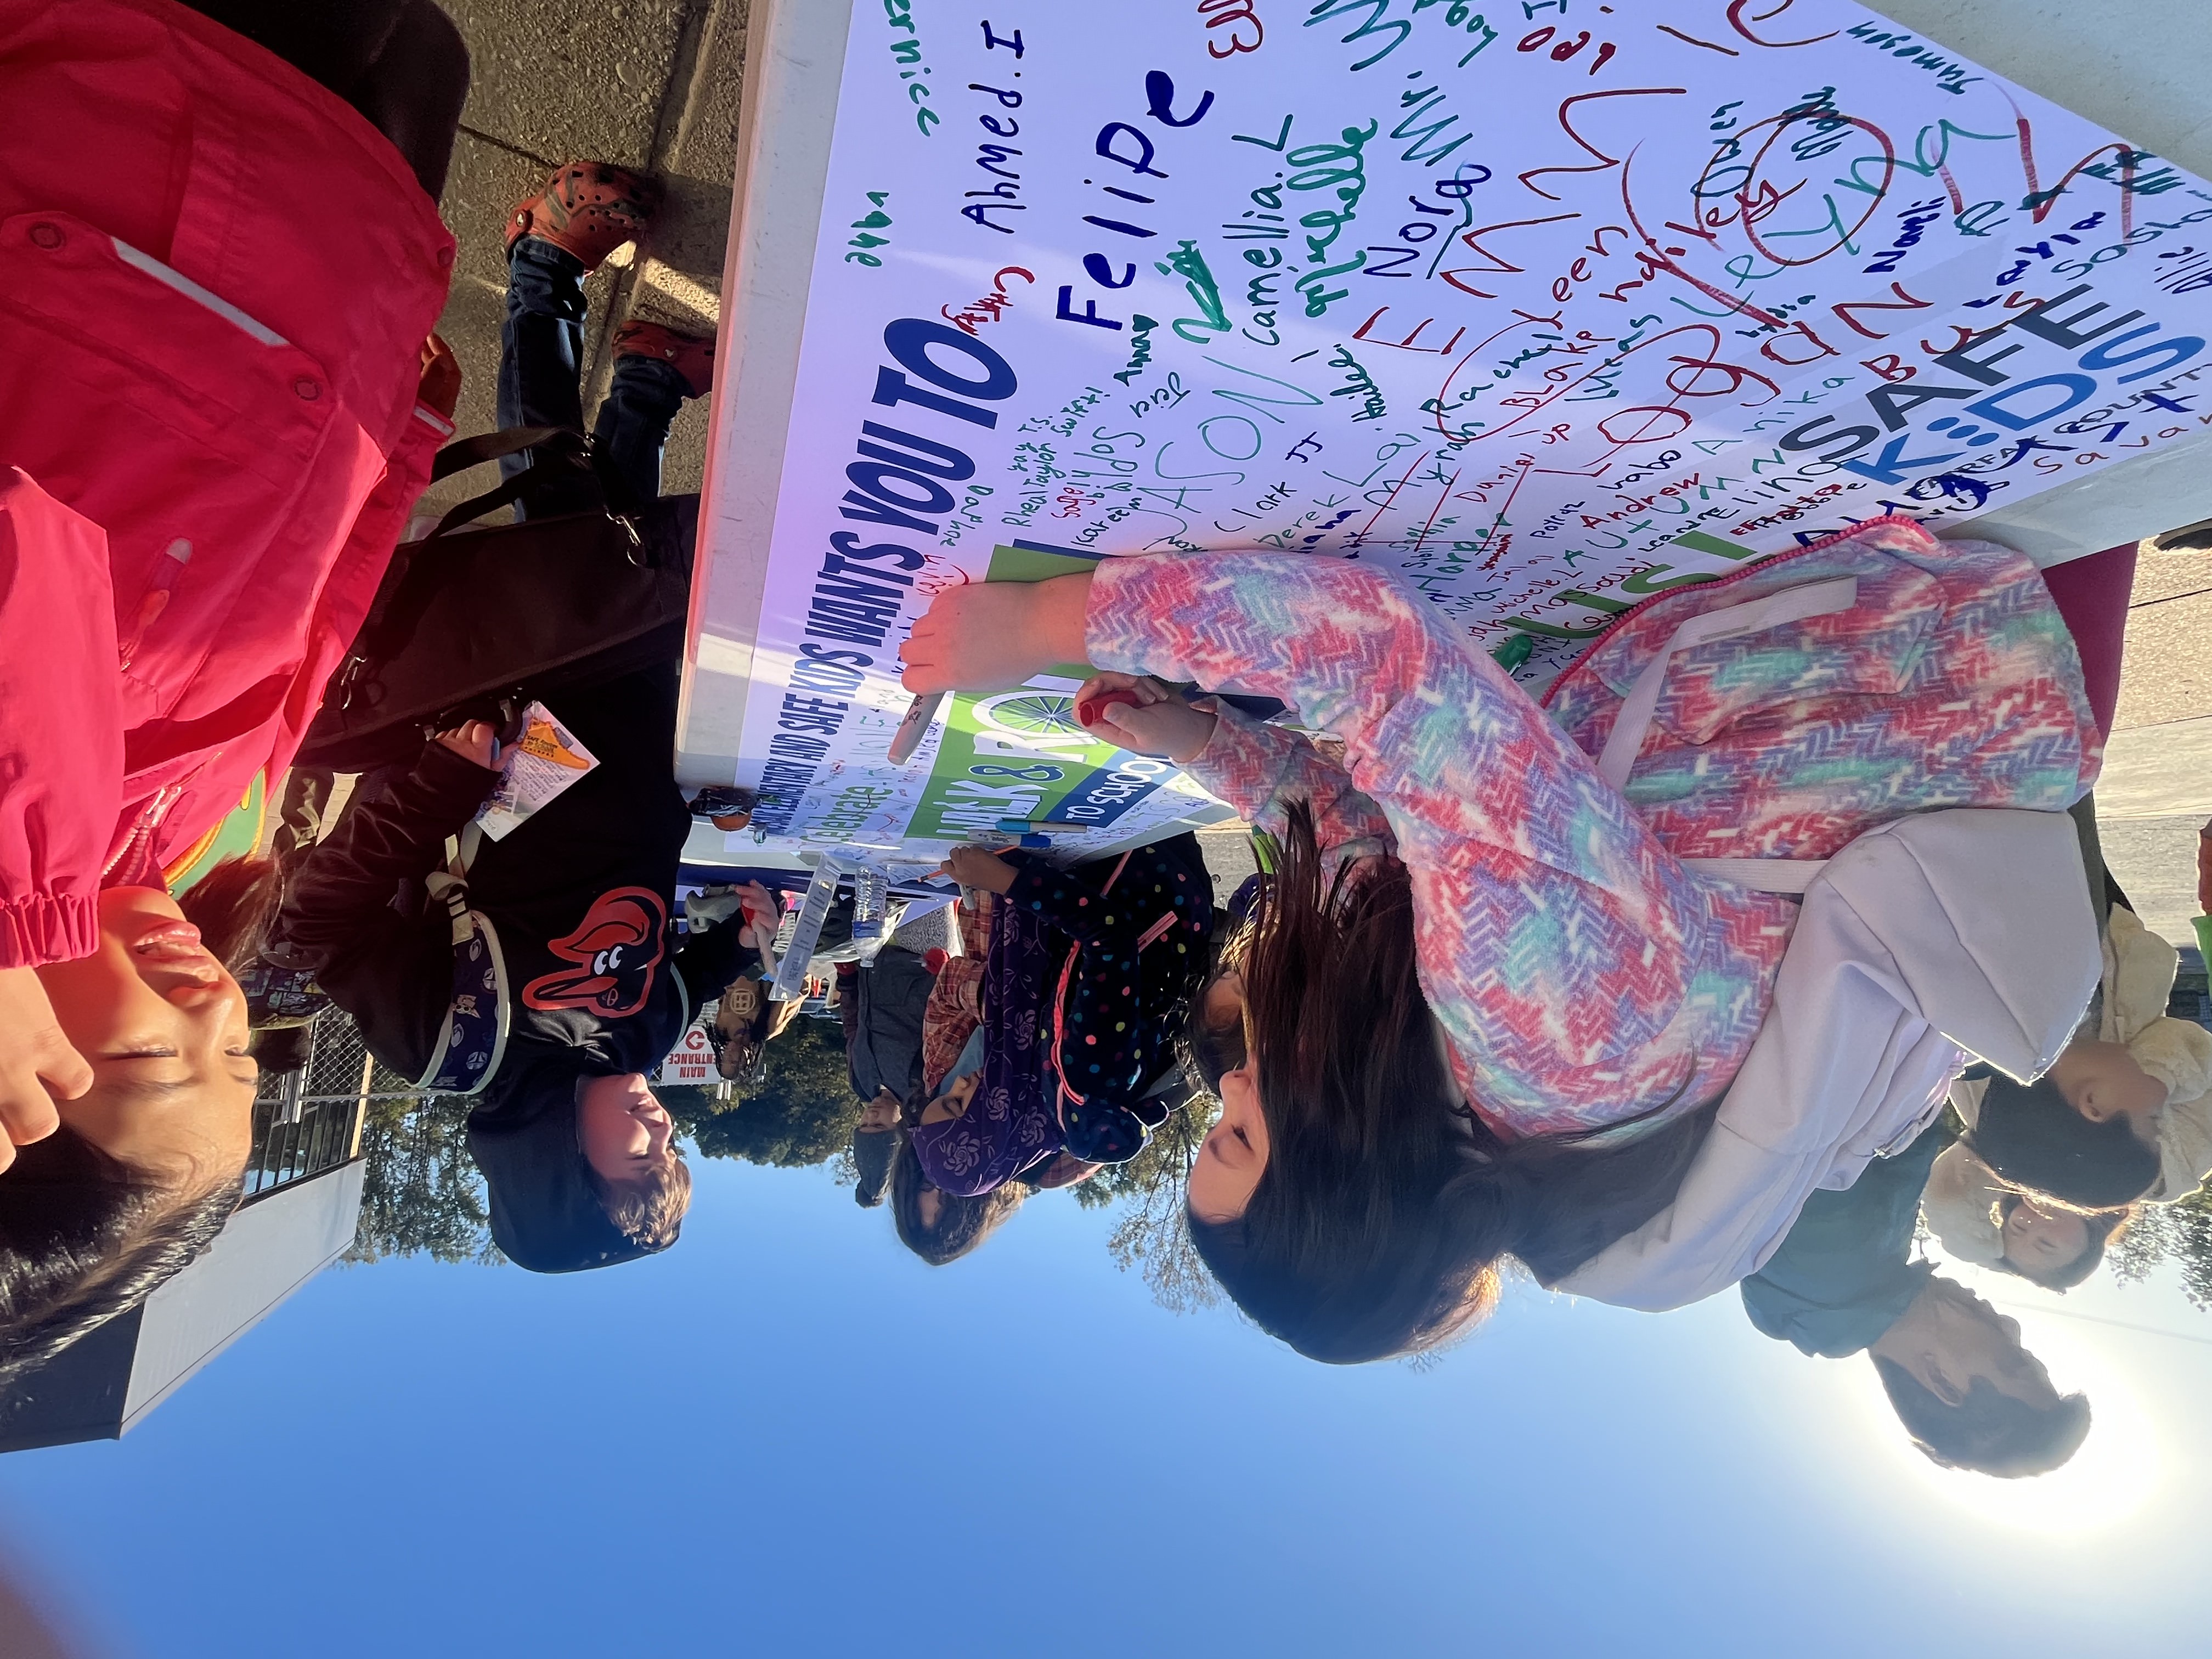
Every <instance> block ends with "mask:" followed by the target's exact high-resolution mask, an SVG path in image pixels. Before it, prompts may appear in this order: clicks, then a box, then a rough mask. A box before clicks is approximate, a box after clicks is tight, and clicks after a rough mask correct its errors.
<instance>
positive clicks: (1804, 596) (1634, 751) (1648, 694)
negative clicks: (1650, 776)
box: [1597, 576, 1858, 790]
mask: <svg viewBox="0 0 2212 1659" xmlns="http://www.w3.org/2000/svg"><path fill="white" fill-rule="evenodd" d="M1857 602H1858V579H1857V577H1854V576H1836V577H1831V578H1830V579H1829V580H1826V581H1817V582H1807V583H1805V584H1803V585H1802V586H1796V587H1785V588H1782V589H1779V590H1778V591H1777V592H1772V593H1767V594H1764V595H1762V596H1760V597H1759V598H1758V599H1747V600H1745V601H1744V602H1743V603H1742V604H1741V605H1729V606H1727V607H1725V608H1724V609H1723V610H1719V611H1702V612H1700V613H1699V614H1698V615H1697V616H1694V617H1690V618H1689V619H1688V620H1687V621H1686V622H1685V623H1682V625H1681V626H1680V627H1679V628H1677V629H1675V630H1674V635H1673V636H1672V637H1671V638H1669V639H1668V641H1667V643H1666V644H1665V645H1663V646H1662V647H1660V649H1659V652H1658V654H1657V655H1656V656H1655V657H1653V658H1652V659H1651V660H1650V662H1648V663H1646V664H1645V665H1644V671H1643V672H1642V673H1641V674H1638V676H1637V677H1636V684H1634V685H1632V686H1631V687H1630V688H1629V691H1628V695H1627V696H1626V697H1625V698H1623V699H1622V700H1621V704H1620V713H1618V714H1615V715H1614V716H1613V730H1612V732H1610V733H1608V734H1607V737H1606V740H1605V747H1604V748H1603V749H1601V750H1599V751H1598V757H1597V775H1598V776H1600V777H1601V778H1603V779H1604V780H1605V781H1607V783H1609V784H1611V785H1612V786H1613V787H1614V788H1615V789H1620V790H1626V788H1627V787H1628V775H1629V773H1630V771H1631V770H1632V769H1633V768H1634V767H1635V765H1636V757H1637V756H1638V753H1639V752H1641V751H1642V750H1643V747H1644V737H1645V735H1646V734H1647V733H1648V732H1650V730H1651V722H1652V720H1653V719H1654V718H1655V717H1656V714H1658V709H1659V694H1660V692H1661V690H1663V689H1664V687H1665V685H1666V683H1667V665H1668V661H1669V659H1672V658H1673V656H1674V653H1676V652H1678V651H1687V650H1690V649H1692V647H1697V646H1700V645H1710V644H1711V643H1712V642H1713V641H1717V640H1725V639H1733V638H1735V637H1737V636H1738V635H1747V634H1758V633H1763V632H1765V630H1766V629H1770V628H1778V627H1780V626H1781V625H1782V624H1783V623H1794V622H1808V621H1810V620H1811V619H1812V618H1814V617H1829V616H1833V615H1834V614H1835V613H1836V612H1838V611H1848V610H1850V608H1851V607H1852V605H1856V604H1857Z"/></svg>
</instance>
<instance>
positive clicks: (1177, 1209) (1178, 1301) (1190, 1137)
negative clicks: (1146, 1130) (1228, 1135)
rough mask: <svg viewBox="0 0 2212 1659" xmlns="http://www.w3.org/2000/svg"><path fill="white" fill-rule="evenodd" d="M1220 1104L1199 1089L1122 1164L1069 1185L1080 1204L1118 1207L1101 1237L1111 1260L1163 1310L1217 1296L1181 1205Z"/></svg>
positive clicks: (1191, 1308) (1191, 1306) (1192, 1306)
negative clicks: (1139, 1281) (1135, 1276)
mask: <svg viewBox="0 0 2212 1659" xmlns="http://www.w3.org/2000/svg"><path fill="white" fill-rule="evenodd" d="M1220 1115H1221V1103H1219V1102H1218V1101H1217V1100H1215V1099H1213V1098H1212V1097H1211V1096H1207V1095H1200V1096H1199V1097H1197V1098H1196V1099H1194V1100H1193V1101H1192V1102H1191V1103H1190V1104H1189V1105H1188V1106H1185V1107H1183V1108H1182V1109H1181V1110H1179V1111H1176V1112H1172V1113H1170V1114H1169V1115H1168V1121H1166V1122H1164V1123H1163V1124H1161V1125H1160V1127H1158V1128H1157V1129H1155V1130H1153V1131H1152V1135H1151V1137H1150V1138H1149V1139H1147V1140H1146V1142H1145V1146H1144V1150H1143V1151H1141V1152H1139V1153H1138V1154H1137V1155H1136V1157H1134V1158H1131V1159H1130V1160H1129V1161H1128V1162H1127V1164H1109V1165H1108V1166H1107V1167H1106V1168H1105V1169H1103V1170H1100V1171H1099V1172H1098V1173H1097V1175H1095V1176H1091V1179H1090V1180H1088V1181H1086V1182H1084V1183H1083V1184H1082V1185H1081V1186H1079V1187H1077V1188H1073V1192H1074V1194H1075V1201H1076V1202H1077V1203H1079V1204H1080V1205H1082V1206H1085V1208H1087V1209H1103V1208H1104V1207H1106V1206H1109V1205H1120V1206H1122V1214H1121V1218H1120V1219H1119V1220H1117V1221H1116V1222H1115V1225H1114V1231H1113V1232H1112V1233H1111V1234H1110V1235H1109V1237H1108V1238H1107V1240H1106V1249H1107V1250H1108V1252H1109V1254H1110V1255H1112V1256H1113V1258H1114V1265H1115V1267H1119V1268H1121V1271H1122V1272H1123V1273H1127V1272H1129V1271H1130V1270H1131V1269H1132V1268H1134V1269H1136V1270H1137V1271H1138V1272H1139V1273H1142V1274H1143V1275H1144V1280H1145V1286H1146V1289H1148V1290H1149V1291H1152V1300H1153V1301H1155V1302H1157V1303H1158V1304H1160V1306H1162V1307H1163V1308H1165V1309H1167V1310H1169V1311H1170V1313H1193V1312H1195V1311H1196V1310H1199V1309H1200V1308H1210V1307H1212V1306H1213V1305H1214V1304H1217V1303H1218V1302H1219V1301H1220V1300H1221V1291H1220V1289H1219V1287H1218V1285H1215V1284H1214V1282H1213V1275H1212V1273H1208V1272H1207V1271H1206V1263H1205V1262H1203V1261H1200V1259H1199V1255H1198V1249H1197V1247H1196V1246H1195V1245H1194V1244H1193V1243H1191V1239H1190V1227H1189V1224H1188V1221H1187V1220H1186V1219H1185V1215H1184V1210H1183V1193H1184V1188H1185V1187H1186V1185H1187V1184H1188V1182H1189V1179H1190V1169H1191V1165H1192V1164H1194V1163H1195V1162H1197V1159H1198V1149H1199V1146H1200V1143H1202V1142H1203V1141H1204V1140H1205V1139H1206V1131H1207V1130H1208V1129H1210V1128H1212V1127H1213V1121H1214V1119H1216V1118H1217V1117H1218V1116H1220Z"/></svg>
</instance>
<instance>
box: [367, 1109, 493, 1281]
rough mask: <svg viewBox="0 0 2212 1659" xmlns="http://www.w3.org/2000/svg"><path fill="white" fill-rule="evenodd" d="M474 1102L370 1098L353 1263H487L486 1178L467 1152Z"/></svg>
mask: <svg viewBox="0 0 2212 1659" xmlns="http://www.w3.org/2000/svg"><path fill="white" fill-rule="evenodd" d="M469 1104H470V1103H469V1102H467V1101H465V1100H461V1099H457V1098H454V1097H449V1096H436V1095H433V1096H429V1097H422V1096H412V1095H410V1096H407V1097H404V1098H400V1099H383V1100H372V1101H370V1102H369V1103H368V1115H367V1118H366V1120H365V1121H364V1122H363V1124H362V1138H361V1144H362V1158H364V1159H365V1160H366V1161H367V1164H368V1167H367V1168H366V1169H365V1170H363V1171H362V1193H361V1221H360V1225H358V1226H356V1228H355V1230H354V1237H353V1244H352V1247H351V1248H350V1249H348V1250H347V1251H346V1254H345V1259H346V1260H347V1261H382V1260H383V1259H384V1258H385V1257H386V1256H394V1255H428V1256H429V1257H431V1258H432V1259H433V1260H435V1261H475V1262H481V1263H484V1264H486V1265H489V1264H492V1263H495V1262H500V1261H505V1260H506V1259H507V1258H506V1257H505V1256H503V1255H501V1254H500V1253H499V1249H498V1247H497V1246H496V1245H495V1244H494V1243H492V1242H491V1218H490V1212H489V1210H488V1209H487V1208H486V1206H485V1200H484V1190H483V1177H482V1176H478V1175H477V1167H476V1164H475V1163H474V1162H473V1161H472V1160H471V1158H470V1157H469V1146H468V1133H467V1127H466V1126H467V1122H468V1115H469Z"/></svg>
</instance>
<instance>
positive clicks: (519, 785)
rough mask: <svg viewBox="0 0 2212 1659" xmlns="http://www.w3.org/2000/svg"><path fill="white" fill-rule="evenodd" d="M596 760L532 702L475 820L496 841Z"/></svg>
mask: <svg viewBox="0 0 2212 1659" xmlns="http://www.w3.org/2000/svg"><path fill="white" fill-rule="evenodd" d="M598 765H599V759H598V757H596V756H594V755H593V754H592V751H591V750H588V749H586V748H585V747H584V745H583V744H581V743H580V742H579V741H577V738H576V734H575V733H574V732H571V731H569V730H568V727H567V726H563V725H562V724H561V722H560V721H559V720H556V719H555V718H554V717H553V713H552V711H551V710H550V709H549V708H546V706H545V705H544V703H542V702H533V703H532V704H531V705H530V707H529V708H528V709H527V710H526V711H525V713H524V714H523V730H522V739H521V741H520V742H519V743H517V744H514V745H513V747H511V748H510V749H508V750H507V761H506V763H505V765H504V766H502V767H501V770H500V775H499V787H497V788H496V789H495V790H493V791H492V793H491V798H490V799H489V800H487V801H485V802H484V804H483V806H482V807H481V808H479V809H478V811H477V817H476V821H477V823H479V824H481V825H483V832H484V834H486V835H487V836H490V837H491V838H492V839H493V840H494V841H504V840H505V839H506V838H507V836H509V835H511V834H513V831H514V830H515V829H517V828H518V827H519V826H520V825H521V824H523V823H526V822H527V821H528V820H529V819H530V818H531V817H532V816H533V815H535V814H536V813H538V812H539V811H543V810H544V808H545V806H546V805H547V804H548V803H549V802H550V801H552V800H553V799H555V798H556V797H557V796H558V795H560V794H561V793H562V791H564V790H566V789H568V788H569V787H572V786H573V785H574V784H576V783H578V782H579V781H581V780H582V779H583V777H584V776H585V775H586V774H587V773H589V772H591V771H592V770H593V769H595V768H596V767H597V766H598Z"/></svg>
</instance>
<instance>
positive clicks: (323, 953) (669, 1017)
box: [272, 668, 750, 1116]
mask: <svg viewBox="0 0 2212 1659" xmlns="http://www.w3.org/2000/svg"><path fill="white" fill-rule="evenodd" d="M547 702H548V706H549V707H550V708H552V710H553V712H554V714H556V715H557V716H558V717H559V718H560V720H562V723H563V724H564V725H566V726H568V729H569V730H570V731H571V732H574V733H575V735H576V737H577V738H579V739H580V741H581V742H582V744H584V746H585V748H586V749H587V750H590V751H591V753H592V755H593V756H594V757H596V758H597V759H598V761H599V766H598V768H597V769H595V770H593V771H592V772H591V773H589V774H588V775H586V776H585V777H584V778H583V779H582V780H581V781H579V782H577V783H576V784H574V785H573V786H571V787H569V788H568V790H567V791H566V792H565V793H562V794H561V795H560V796H558V797H557V798H556V799H554V800H553V801H552V802H550V804H549V805H546V806H545V807H544V809H542V810H541V811H539V812H538V813H537V814H536V815H535V816H534V817H532V818H530V819H529V820H528V821H527V822H526V823H522V824H520V826H518V827H517V828H516V829H514V830H513V832H512V833H511V834H510V835H509V836H507V839H506V840H504V841H497V842H495V841H492V840H490V839H489V838H487V839H486V840H484V842H483V844H482V846H481V848H480V849H479V850H478V852H477V856H476V860H475V862H474V863H473V865H472V866H471V868H470V870H469V872H468V885H469V903H470V906H471V908H474V909H477V910H481V911H483V913H484V914H485V915H488V916H489V917H490V918H491V920H492V922H493V925H494V926H495V927H496V928H497V929H498V933H499V941H500V947H501V951H502V953H503V954H504V956H505V957H506V963H507V987H508V995H509V998H510V1000H512V1002H513V1026H512V1030H511V1032H510V1035H509V1036H508V1038H507V1054H506V1056H505V1058H504V1059H503V1060H502V1061H501V1065H500V1069H499V1074H498V1076H497V1077H495V1079H494V1080H493V1082H492V1084H491V1085H490V1086H489V1088H488V1089H487V1090H486V1091H485V1093H484V1095H483V1097H481V1098H480V1100H479V1102H478V1103H477V1114H476V1115H479V1116H482V1115H486V1114H492V1115H497V1114H498V1113H500V1112H501V1109H502V1108H503V1107H504V1106H506V1105H507V1097H509V1096H510V1095H511V1093H512V1092H513V1091H511V1090H510V1089H509V1088H506V1087H502V1084H503V1083H505V1082H507V1081H508V1080H509V1079H522V1078H524V1077H525V1076H533V1075H534V1076H536V1077H538V1078H539V1079H543V1078H544V1076H545V1074H546V1073H548V1072H549V1071H550V1070H558V1071H562V1072H565V1073H568V1074H569V1075H570V1076H612V1075H617V1074H619V1073H627V1072H641V1073H647V1074H650V1073H652V1072H653V1070H654V1069H655V1068H656V1067H658V1066H659V1064H660V1062H661V1060H663V1059H664V1058H665V1056H666V1055H667V1054H668V1052H669V1050H670V1049H671V1048H673V1047H675V1045H676V1043H677V1042H678V1039H679V1038H680V1037H681V1036H683V1034H684V1027H685V1026H686V1025H687V1024H690V1020H691V1018H692V1017H693V1016H694V1015H695V1014H696V1012H698V1009H699V1007H700V1006H701V1005H702V1004H703V1003H706V1002H708V1001H711V1000H714V998H716V997H718V996H720V994H721V993H722V991H723V989H724V988H725V987H726V986H727V985H728V984H729V982H730V981H732V979H734V978H735V977H736V976H737V975H738V973H739V972H740V971H741V970H742V969H744V968H745V967H746V966H747V964H748V963H749V961H750V953H748V952H745V951H743V950H742V949H741V948H740V947H739V945H738V934H739V932H740V930H739V929H738V928H736V927H718V928H715V929H714V930H713V931H712V932H710V933H703V934H701V935H699V936H698V937H696V939H690V941H689V942H688V943H686V944H685V945H684V948H683V949H682V950H680V951H678V950H674V949H673V948H672V947H673V945H674V944H675V942H676V938H677V936H676V935H675V934H674V933H673V932H672V931H671V927H670V917H671V911H672V909H673V899H674V894H675V890H676V879H677V868H678V860H679V859H680V858H681V855H682V852H683V847H684V838H685V836H687V835H688V834H689V832H690V823H691V818H690V812H689V811H687V810H686V809H685V806H684V799H683V796H682V794H681V793H680V792H679V791H678V788H677V787H676V782H675V780H674V778H673V777H672V775H671V771H670V765H669V757H670V756H671V753H672V751H673V748H674V738H675V724H676V679H675V674H674V671H673V670H672V668H671V669H669V670H667V671H647V672H643V673H638V674H633V675H629V676H628V677H626V678H623V679H620V680H617V681H613V682H611V683H609V684H602V685H597V686H592V687H589V688H586V689H584V690H577V691H573V692H570V693H569V694H568V695H566V696H554V697H551V698H549V699H548V700H547ZM496 781H498V775H497V774H496V773H495V772H492V771H490V770H488V769H485V768H483V767H481V766H477V765H476V764H475V763H472V762H470V761H468V760H465V759H464V758H463V757H460V756H459V755H456V754H454V753H453V752H452V751H451V750H447V749H445V748H443V747H442V746H441V745H439V744H435V743H430V744H425V745H424V747H423V750H422V756H421V757H420V758H419V759H418V760H417V761H416V763H415V766H414V767H413V769H411V770H410V771H409V772H408V773H407V774H406V775H404V777H402V778H399V779H398V780H397V781H393V782H392V783H391V784H390V786H389V787H387V788H386V789H385V790H384V792H383V793H381V795H380V797H379V798H377V799H363V800H362V801H361V802H360V803H358V804H356V805H349V808H348V810H347V811H346V813H345V815H344V817H343V818H342V819H341V821H340V822H339V823H338V825H337V829H335V830H334V831H333V832H332V833H331V836H330V837H329V838H328V839H327V840H325V842H322V844H321V845H319V846H318V847H317V848H315V850H314V851H313V853H312V854H310V855H309V856H308V858H307V860H306V862H305V864H304V865H303V866H301V870H300V872H299V873H298V875H297V876H296V878H295V880H294V882H293V884H292V888H291V890H290V891H289V893H288V895H287V896H286V899H285V903H284V910H283V916H282V918H281V920H280V921H279V923H278V927H277V936H278V938H279V939H280V940H281V950H280V951H276V952H273V953H272V954H277V955H280V956H281V957H283V959H284V960H286V961H287V962H288V963H289V965H292V966H296V967H303V968H312V969H314V970H315V974H316V977H317V979H318V981H319V982H320V984H321V985H322V987H323V988H324V989H325V991H327V992H329V993H330V995H331V1000H333V1001H335V1002H336V1003H337V1005H338V1006H340V1007H341V1008H343V1009H344V1010H345V1011H346V1012H348V1013H349V1014H351V1015H352V1016H353V1018H354V1019H355V1021H356V1023H357V1024H359V1026H360V1028H361V1032H362V1039H363V1041H364V1042H367V1044H368V1048H369V1050H370V1052H372V1053H373V1054H375V1056H376V1057H377V1058H378V1059H379V1060H382V1061H383V1062H384V1063H385V1065H386V1066H389V1067H390V1068H391V1069H392V1071H394V1072H397V1073H399V1074H400V1075H402V1076H404V1077H407V1078H410V1079H412V1078H416V1077H419V1076H421V1075H422V1072H423V1071H424V1069H425V1068H426V1067H427V1066H428V1064H429V1061H430V1057H431V1054H432V1052H433V1050H434V1049H435V1046H436V1043H437V1042H438V1038H439V1035H440V1033H441V1030H443V1028H444V1024H445V1018H446V1009H447V1000H448V997H449V995H450V994H451V991H452V983H453V950H452V945H451V943H450V939H451V933H450V925H449V922H448V920H447V915H446V913H445V910H444V908H443V907H441V906H440V905H437V904H435V903H430V902H426V899H427V894H426V890H425V888H424V885H423V882H424V878H426V877H428V875H429V874H430V873H431V872H433V871H435V870H436V869H439V868H440V867H441V866H443V864H444V861H445V844H446V838H447V836H452V835H455V834H458V833H459V830H460V829H461V827H462V826H463V825H464V824H465V823H468V821H469V820H470V819H471V817H474V816H475V815H476V811H477V808H478V807H479V806H481V805H483V800H484V797H485V796H486V795H487V794H489V793H490V791H491V788H492V787H493V785H494V784H495V782H496ZM536 1092H540V1091H533V1093H536ZM522 1104H523V1103H521V1102H520V1101H517V1102H513V1105H514V1106H517V1107H520V1106H521V1105H522Z"/></svg>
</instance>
